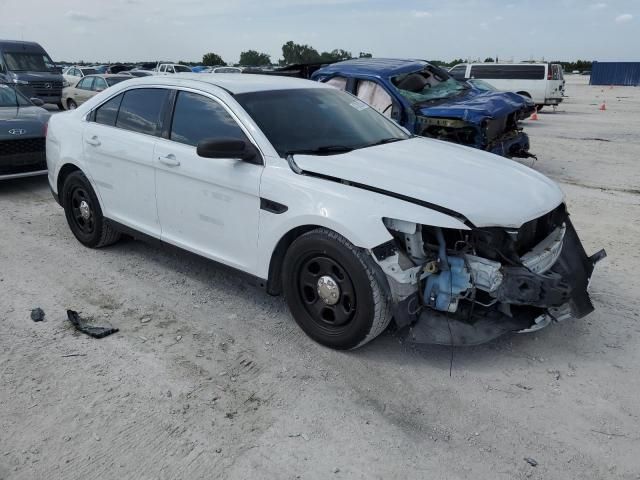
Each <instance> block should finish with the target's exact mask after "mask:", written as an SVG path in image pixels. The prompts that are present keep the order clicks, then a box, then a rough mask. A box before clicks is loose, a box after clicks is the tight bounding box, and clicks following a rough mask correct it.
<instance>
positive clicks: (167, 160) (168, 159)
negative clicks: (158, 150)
mask: <svg viewBox="0 0 640 480" xmlns="http://www.w3.org/2000/svg"><path fill="white" fill-rule="evenodd" d="M158 161H159V162H160V163H164V164H165V165H166V166H168V167H178V166H180V162H179V161H178V160H176V156H175V155H174V154H173V153H170V154H169V155H167V156H165V157H158Z"/></svg>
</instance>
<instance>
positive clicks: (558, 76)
mask: <svg viewBox="0 0 640 480" xmlns="http://www.w3.org/2000/svg"><path fill="white" fill-rule="evenodd" d="M548 69H549V70H548V73H547V98H548V99H554V98H555V99H557V98H562V91H563V89H564V76H563V74H562V66H561V65H559V64H557V63H551V64H549V65H548Z"/></svg>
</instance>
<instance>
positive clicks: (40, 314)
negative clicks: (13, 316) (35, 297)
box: [31, 307, 45, 322]
mask: <svg viewBox="0 0 640 480" xmlns="http://www.w3.org/2000/svg"><path fill="white" fill-rule="evenodd" d="M44 315H45V314H44V310H42V309H41V308H40V307H37V308H34V309H33V310H31V320H33V321H34V322H42V321H43V320H44Z"/></svg>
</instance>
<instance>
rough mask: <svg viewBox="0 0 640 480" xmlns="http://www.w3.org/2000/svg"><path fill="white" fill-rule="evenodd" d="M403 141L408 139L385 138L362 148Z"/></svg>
mask: <svg viewBox="0 0 640 480" xmlns="http://www.w3.org/2000/svg"><path fill="white" fill-rule="evenodd" d="M401 140H406V138H398V137H389V138H383V139H382V140H378V141H377V142H374V143H369V144H367V145H364V146H362V147H360V148H367V147H375V146H376V145H384V144H385V143H393V142H399V141H401Z"/></svg>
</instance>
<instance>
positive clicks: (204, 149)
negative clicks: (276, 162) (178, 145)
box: [196, 138, 261, 165]
mask: <svg viewBox="0 0 640 480" xmlns="http://www.w3.org/2000/svg"><path fill="white" fill-rule="evenodd" d="M196 151H197V153H198V156H200V157H204V158H237V159H239V160H242V161H244V162H248V163H255V164H258V165H259V164H261V158H260V154H259V153H258V151H257V149H256V147H254V146H253V144H252V143H251V142H249V141H246V140H239V139H237V138H205V139H204V140H202V141H201V142H200V143H198V147H197V150H196Z"/></svg>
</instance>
